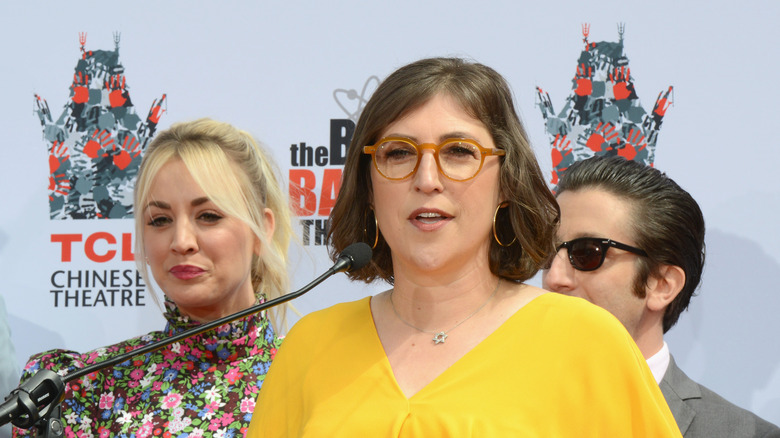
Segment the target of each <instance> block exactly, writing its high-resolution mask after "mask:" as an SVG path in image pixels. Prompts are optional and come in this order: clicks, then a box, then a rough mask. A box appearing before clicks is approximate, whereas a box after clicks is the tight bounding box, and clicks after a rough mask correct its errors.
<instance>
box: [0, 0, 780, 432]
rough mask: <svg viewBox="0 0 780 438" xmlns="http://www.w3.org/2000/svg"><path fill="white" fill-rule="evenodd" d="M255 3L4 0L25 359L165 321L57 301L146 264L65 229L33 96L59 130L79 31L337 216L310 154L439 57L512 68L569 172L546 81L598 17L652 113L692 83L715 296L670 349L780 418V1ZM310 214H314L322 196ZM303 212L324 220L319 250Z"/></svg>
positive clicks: (76, 228)
mask: <svg viewBox="0 0 780 438" xmlns="http://www.w3.org/2000/svg"><path fill="white" fill-rule="evenodd" d="M246 3H247V4H245V2H237V1H228V2H205V1H203V2H198V1H186V2H184V1H166V2H151V1H138V2H123V3H113V2H112V3H107V2H97V1H86V0H85V1H79V2H67V3H64V2H51V3H50V4H49V3H43V2H7V1H6V2H3V4H2V5H0V41H1V42H0V44H2V48H3V51H2V52H3V55H2V60H3V61H2V67H3V68H2V69H1V70H0V78H1V79H2V84H3V85H2V95H3V98H4V101H5V104H4V105H3V106H2V108H0V128H2V132H4V133H5V134H4V140H3V144H2V151H3V153H4V157H5V158H4V159H3V160H0V178H1V179H0V182H2V186H3V187H5V188H6V189H7V190H6V193H7V196H6V198H5V199H6V202H5V205H6V209H5V212H6V213H5V214H3V215H2V217H0V293H2V297H3V299H4V300H5V303H6V306H7V311H8V314H9V324H10V327H11V331H12V340H13V343H14V346H15V349H16V353H17V358H16V360H17V363H18V364H19V366H20V367H21V366H22V364H23V363H24V362H25V360H26V358H27V357H28V356H29V355H30V354H32V353H35V352H38V351H41V350H44V349H49V348H68V349H74V350H88V349H92V348H95V347H99V346H103V345H107V344H110V343H113V342H116V341H119V340H122V339H125V338H128V337H130V336H134V335H138V334H141V333H145V332H148V331H151V330H155V329H160V328H161V327H162V325H163V320H162V317H161V316H160V311H159V309H158V308H157V307H156V306H155V305H154V303H153V302H152V300H151V298H149V297H148V295H146V294H145V292H144V291H143V290H142V292H140V295H139V296H138V297H136V296H135V292H133V294H134V295H133V300H132V305H130V303H131V302H130V301H125V302H121V303H120V301H121V300H117V301H116V302H115V303H114V305H113V306H110V305H105V304H104V303H100V302H98V303H97V304H96V303H95V301H94V298H95V294H96V292H95V291H94V290H93V291H92V292H91V295H89V296H88V297H87V302H88V303H91V304H96V305H95V306H93V307H84V306H83V304H84V295H83V294H82V295H80V298H79V299H80V300H81V301H80V302H79V307H76V306H75V298H74V299H71V300H70V301H67V302H66V300H65V295H64V292H62V293H60V294H59V295H55V293H53V292H51V291H52V290H53V289H55V287H54V286H53V285H52V278H51V277H52V274H53V273H55V272H56V271H58V270H62V271H65V272H70V273H71V275H76V274H77V273H78V272H79V271H81V272H84V271H89V272H93V271H99V272H103V271H106V270H109V271H110V270H117V271H119V272H124V271H126V270H133V269H134V264H133V263H132V262H129V261H123V260H121V257H120V256H119V255H117V256H116V257H114V258H113V259H112V260H110V261H108V262H100V263H98V262H94V261H92V260H90V259H89V257H87V254H86V252H85V250H84V248H85V246H84V242H85V241H86V239H87V238H88V237H89V236H92V235H94V234H95V233H98V232H103V233H108V234H109V235H112V236H115V237H116V238H117V240H118V241H119V242H121V239H120V237H121V235H122V234H124V233H131V232H132V220H131V219H111V220H50V219H49V205H48V200H47V196H48V195H49V190H48V187H47V185H48V184H47V178H48V176H49V168H48V160H49V158H48V151H47V144H46V142H45V141H44V140H43V138H42V131H41V125H40V123H39V121H38V117H37V115H36V114H35V111H34V110H35V105H34V98H33V96H34V94H38V95H40V96H43V97H44V98H46V99H47V100H48V103H49V105H50V108H51V112H52V115H53V116H54V117H55V118H56V117H57V116H59V114H60V113H61V112H62V108H63V105H65V103H66V102H67V101H68V99H69V96H70V90H69V87H70V85H71V83H72V81H73V73H74V67H75V66H76V62H77V61H78V59H79V57H80V56H81V53H80V51H79V47H80V45H79V32H86V33H87V40H86V44H85V46H86V49H87V50H113V49H114V40H113V36H112V35H113V33H114V32H121V41H120V48H119V59H120V62H121V63H122V65H123V66H124V68H125V75H126V78H127V90H128V92H129V93H130V96H131V98H132V101H133V104H134V105H135V108H136V110H137V112H138V114H139V115H140V116H141V117H142V118H144V117H145V115H146V112H147V111H148V109H149V107H150V106H151V104H152V102H153V101H154V100H155V99H159V97H160V96H161V94H163V93H165V94H166V95H167V101H166V106H165V109H166V112H165V113H164V114H163V116H162V119H161V121H160V128H163V129H164V128H166V127H167V126H169V125H170V124H171V123H172V122H175V121H179V120H189V119H193V118H198V117H203V116H208V117H213V118H216V119H219V120H224V121H228V122H230V123H233V124H235V125H236V126H239V127H241V128H244V129H246V130H248V131H250V132H252V133H253V134H254V135H255V136H256V137H257V138H258V139H260V140H261V141H262V142H263V143H265V144H266V145H268V147H269V148H270V149H271V150H272V151H273V154H274V156H275V158H276V160H277V163H278V165H279V167H280V169H281V173H282V175H283V176H284V177H285V179H287V178H289V177H291V176H294V177H295V178H298V177H299V175H300V174H306V175H308V176H309V177H313V178H315V179H316V187H314V189H313V191H312V193H313V194H314V195H315V196H316V198H317V199H316V201H317V203H316V204H315V205H316V208H317V209H319V208H320V207H321V204H322V201H323V198H324V199H325V201H326V202H325V205H326V206H327V190H325V193H326V195H325V196H322V195H321V193H322V192H323V187H322V186H323V180H326V179H327V177H329V176H331V177H332V176H333V175H338V171H339V166H338V165H333V164H331V162H330V160H329V159H328V160H325V159H324V158H323V159H322V161H321V162H320V163H319V164H322V166H320V165H318V164H317V163H300V162H298V158H299V157H298V156H293V155H292V153H291V145H297V146H298V149H300V148H302V146H301V143H306V146H310V147H313V148H314V149H313V150H314V151H315V152H316V149H317V148H318V147H321V146H322V147H325V148H328V149H329V148H330V147H331V145H332V143H334V144H335V143H337V142H332V141H331V123H332V121H333V120H335V121H336V122H335V123H346V122H343V120H348V119H350V118H351V117H353V116H354V113H355V112H356V111H357V110H358V107H359V99H358V98H359V97H361V96H362V97H366V98H367V97H368V95H370V92H371V90H372V89H373V88H372V87H373V86H375V80H376V79H375V78H373V79H372V77H378V78H384V77H385V76H386V75H387V74H389V73H390V72H392V71H393V70H394V69H395V68H397V67H399V66H401V65H403V64H406V63H408V62H411V61H413V60H416V59H419V58H422V57H429V56H441V55H456V56H464V57H469V58H473V59H475V60H477V61H479V62H482V63H485V64H487V65H490V66H492V67H494V68H495V69H496V70H498V71H499V72H500V73H501V74H503V75H504V76H505V77H506V78H507V80H508V81H509V82H510V83H511V85H512V87H513V90H514V93H515V97H516V103H517V106H518V108H519V109H520V113H521V117H522V118H523V119H524V122H525V124H526V128H527V129H528V131H529V134H530V136H531V139H532V141H533V144H534V145H535V149H536V151H537V155H538V157H539V160H540V163H541V166H542V168H543V170H545V171H549V170H550V169H551V162H550V161H551V160H550V145H549V143H548V139H547V137H546V135H545V132H544V120H543V118H542V115H541V112H540V111H539V108H538V107H536V106H535V101H536V98H535V87H536V86H541V87H542V88H544V90H545V91H547V92H548V93H549V94H550V97H551V99H552V102H553V104H554V105H555V107H556V109H557V110H560V108H561V106H562V105H563V101H564V99H565V97H566V96H567V95H568V94H569V92H570V90H571V79H572V77H573V75H574V73H575V69H576V64H577V57H578V56H579V54H580V51H581V50H582V47H583V43H582V29H581V24H582V23H586V22H587V23H590V41H592V42H597V41H617V40H618V32H617V24H618V23H625V35H624V45H625V53H626V54H627V56H628V58H629V60H630V63H631V71H632V77H633V78H634V81H635V86H636V90H637V93H638V95H639V98H640V99H641V100H642V103H643V105H644V106H645V108H646V109H648V110H649V109H651V108H652V105H653V102H654V101H655V98H656V97H657V95H658V93H659V92H661V91H665V90H666V89H667V87H668V86H669V85H673V86H674V105H673V106H672V107H671V108H670V109H669V110H668V111H667V113H666V117H665V119H664V123H663V126H662V128H661V130H660V135H659V137H658V142H657V148H656V156H655V166H656V167H657V168H659V169H661V170H663V171H666V172H667V173H668V174H669V175H670V176H671V177H672V178H674V179H675V180H676V181H677V182H678V183H679V184H680V185H682V186H683V187H684V188H686V189H687V190H688V191H690V192H691V194H692V195H693V196H694V197H695V198H696V199H697V200H698V202H699V203H700V205H701V207H702V210H703V211H704V214H705V219H706V221H707V227H708V229H707V238H706V242H707V249H708V252H707V265H706V268H705V274H704V278H703V285H702V288H701V289H700V292H699V296H698V297H696V298H694V299H693V301H692V304H691V308H690V311H689V312H687V313H685V314H683V315H682V317H681V320H680V322H679V323H678V325H677V326H676V327H675V328H674V329H672V331H671V332H670V334H669V336H668V337H667V340H668V342H669V344H670V348H671V350H672V352H673V354H674V355H675V358H676V359H677V361H678V363H679V364H680V366H681V367H682V368H683V369H684V370H685V371H686V372H687V373H688V374H689V375H690V376H691V377H692V378H694V379H696V380H698V381H700V382H702V383H703V384H705V385H707V386H709V387H710V388H712V389H713V390H715V391H717V392H719V393H720V394H721V395H723V396H724V397H726V398H727V399H729V400H731V401H733V402H734V403H736V404H738V405H740V406H743V407H745V408H748V409H751V410H752V411H754V412H756V413H757V414H759V415H761V416H762V417H764V418H766V419H767V420H770V421H772V422H774V423H780V341H778V338H777V335H778V333H780V318H778V316H777V314H778V312H780V293H779V292H780V290H778V289H779V288H778V286H777V282H776V281H775V276H776V273H777V272H778V269H779V268H780V266H778V265H779V264H780V255H778V251H777V248H778V247H780V235H778V233H777V230H776V226H775V224H776V223H777V219H776V218H777V216H778V214H779V213H780V186H779V185H778V183H777V180H776V176H777V169H776V163H777V159H776V156H777V153H776V149H777V145H778V144H777V135H776V129H774V127H776V126H777V118H778V116H777V112H776V108H777V105H778V101H780V92H779V91H778V87H777V84H776V82H777V81H776V79H775V76H776V75H777V71H778V70H780V57H779V56H778V53H780V31H778V30H777V25H776V24H777V21H778V19H780V3H776V2H750V1H747V2H736V3H735V2H725V1H723V2H717V3H720V4H717V5H715V4H714V3H716V2H704V1H692V2H677V1H666V0H662V1H655V2H645V3H643V4H641V5H637V4H628V2H608V1H603V0H595V1H591V2H580V1H576V2H575V1H570V2H562V3H557V2H516V1H505V2H473V1H466V0H449V1H441V0H430V1H425V2H419V1H415V2H412V1H405V0H404V1H396V2H385V3H378V2H361V1H353V2H339V1H336V2H327V3H328V4H327V5H326V4H320V2H252V4H248V3H249V2H246ZM364 88H365V91H364ZM350 90H354V91H352V92H350ZM337 134H338V132H337ZM341 134H343V132H342V133H341ZM315 156H316V154H315ZM301 164H308V165H303V166H301ZM325 186H326V189H327V184H325ZM299 204H300V205H301V206H305V204H304V203H303V201H300V199H299ZM317 213H318V212H317V211H315V212H314V214H313V215H312V216H307V217H301V218H296V219H295V229H296V230H297V232H298V234H299V239H300V240H301V244H300V245H299V246H297V247H295V248H294V249H293V252H294V257H293V259H294V262H293V264H292V265H291V267H290V274H291V276H292V278H293V287H294V288H297V287H300V286H302V285H303V284H305V283H307V282H308V281H309V280H310V279H312V278H314V277H315V276H316V275H318V274H319V273H320V272H322V271H323V270H324V269H326V268H327V267H328V266H329V262H328V261H327V259H326V251H325V249H324V247H323V246H321V245H316V244H315V243H316V239H317V235H318V234H317V232H316V227H317V225H318V224H322V221H323V220H324V218H325V216H322V215H318V214H317ZM300 220H310V221H312V222H311V224H310V225H308V226H307V228H309V229H310V233H309V236H308V241H306V242H304V240H306V239H305V238H304V233H303V229H304V226H303V225H301V222H299V221H300ZM318 221H319V222H318ZM55 234H77V235H80V236H81V239H82V240H81V242H76V243H74V245H73V246H72V260H71V261H69V262H66V261H63V257H62V252H61V250H62V246H61V245H60V244H59V243H56V242H52V235H55ZM112 249H113V250H116V251H118V254H121V250H122V248H121V245H120V244H119V243H117V244H112V243H110V242H108V241H105V240H100V239H98V242H97V244H96V245H95V246H94V251H95V252H96V253H98V254H105V253H106V252H107V251H109V250H112ZM61 275H65V274H61ZM59 278H61V277H59ZM539 282H540V281H539V279H538V278H537V279H535V280H534V283H535V284H539ZM384 287H385V285H381V284H378V285H372V286H370V287H365V286H364V285H362V284H351V283H349V282H348V281H346V280H345V278H344V277H343V276H341V277H336V278H332V279H330V280H328V282H327V283H326V284H324V285H323V286H322V287H320V288H319V289H318V290H315V291H312V292H310V293H309V294H308V295H306V296H304V297H303V298H300V299H299V300H297V301H296V302H295V305H296V307H297V308H298V309H299V310H300V311H301V312H303V313H307V312H310V311H312V310H315V309H319V308H322V307H326V306H328V305H330V304H333V303H336V302H339V301H344V300H353V299H358V298H360V297H363V296H365V295H366V294H371V293H374V292H376V291H378V290H381V289H382V288H384ZM132 288H133V290H135V286H133V287H132ZM74 296H75V295H74ZM55 297H59V299H60V301H58V302H57V304H58V305H57V306H55V301H54V299H55ZM65 304H68V306H67V307H66V306H65ZM138 304H142V305H141V306H138ZM574 366H576V364H574ZM7 391H8V389H4V390H3V394H2V395H0V398H2V397H3V396H5V394H7Z"/></svg>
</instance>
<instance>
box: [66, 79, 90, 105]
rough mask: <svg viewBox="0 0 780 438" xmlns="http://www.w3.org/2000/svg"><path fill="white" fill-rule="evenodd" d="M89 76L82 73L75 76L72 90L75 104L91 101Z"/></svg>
mask: <svg viewBox="0 0 780 438" xmlns="http://www.w3.org/2000/svg"><path fill="white" fill-rule="evenodd" d="M88 87H89V75H87V74H84V75H82V74H81V72H78V73H74V74H73V84H71V86H70V88H71V89H72V90H73V97H71V99H72V100H73V102H75V103H87V102H88V101H89V88H88Z"/></svg>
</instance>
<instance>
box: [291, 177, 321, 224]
mask: <svg viewBox="0 0 780 438" xmlns="http://www.w3.org/2000/svg"><path fill="white" fill-rule="evenodd" d="M289 181H290V183H289V184H290V189H289V192H290V207H291V208H292V211H293V213H294V214H295V215H296V216H311V215H313V214H314V210H315V209H316V208H317V196H316V195H315V194H314V191H313V190H314V188H315V187H316V186H317V178H316V177H315V176H314V172H312V171H311V170H308V169H290V178H289ZM301 201H303V202H301Z"/></svg>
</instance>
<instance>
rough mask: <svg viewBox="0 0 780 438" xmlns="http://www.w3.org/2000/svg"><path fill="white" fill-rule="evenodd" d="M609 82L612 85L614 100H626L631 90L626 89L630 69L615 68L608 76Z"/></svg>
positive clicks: (629, 78)
mask: <svg viewBox="0 0 780 438" xmlns="http://www.w3.org/2000/svg"><path fill="white" fill-rule="evenodd" d="M609 80H610V82H612V84H613V85H612V94H613V95H614V96H615V99H617V100H622V99H628V98H629V97H630V96H631V90H629V88H628V85H629V81H630V80H631V69H630V68H626V66H622V67H615V69H614V72H613V73H611V74H610V75H609Z"/></svg>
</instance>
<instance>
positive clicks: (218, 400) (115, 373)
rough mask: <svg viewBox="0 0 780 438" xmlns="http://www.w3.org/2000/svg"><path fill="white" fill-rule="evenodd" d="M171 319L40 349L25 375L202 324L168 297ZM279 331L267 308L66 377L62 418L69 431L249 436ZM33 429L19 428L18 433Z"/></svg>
mask: <svg viewBox="0 0 780 438" xmlns="http://www.w3.org/2000/svg"><path fill="white" fill-rule="evenodd" d="M166 307H167V311H166V313H165V318H166V319H167V321H168V324H167V326H166V328H165V330H164V331H162V332H152V333H150V334H148V335H144V336H140V337H137V338H133V339H130V340H128V341H124V342H121V343H119V344H116V345H112V346H110V347H104V348H98V349H97V350H93V351H90V352H87V353H83V354H80V353H77V352H74V351H66V350H52V351H47V352H44V353H40V354H36V355H34V356H33V357H32V358H31V359H30V362H29V363H27V365H26V366H25V370H24V374H23V376H22V381H24V380H26V379H28V378H29V377H31V376H32V375H33V374H35V372H36V371H38V370H39V369H41V368H46V369H51V370H53V371H56V372H58V373H59V374H60V375H65V374H67V372H68V371H70V370H74V369H77V368H84V367H86V366H88V365H92V364H94V363H99V362H102V361H104V360H106V359H107V358H110V357H112V356H116V355H119V354H123V353H126V352H129V351H132V350H135V349H137V348H139V347H141V346H143V345H146V344H148V343H150V342H154V341H156V340H159V339H164V338H166V337H169V336H171V335H173V334H176V333H179V332H181V331H183V330H186V329H189V328H191V327H194V326H195V325H197V324H198V323H197V322H194V321H191V320H190V319H189V318H187V317H185V316H182V315H181V314H180V313H179V311H178V308H177V307H176V306H175V305H174V304H173V303H172V302H170V301H166ZM280 343H281V339H280V338H278V337H277V336H276V335H275V334H274V331H273V328H272V327H271V325H270V324H269V321H268V319H266V318H265V317H264V313H261V314H254V315H250V316H247V317H245V318H242V319H239V320H237V321H234V322H232V323H230V324H225V325H223V326H221V327H218V328H216V329H213V330H210V331H208V332H205V333H202V334H200V335H197V336H193V337H190V338H187V339H185V340H183V341H180V342H177V343H174V344H171V345H168V346H166V347H164V348H162V349H160V350H157V351H153V352H150V353H146V354H145V355H143V356H138V357H135V358H133V359H130V360H128V361H125V362H123V363H120V364H118V365H115V366H114V367H110V368H107V369H103V370H100V371H96V372H94V373H91V374H87V375H85V376H83V377H82V378H80V379H77V380H75V381H72V382H70V383H68V384H67V385H66V390H65V399H64V401H63V402H62V419H63V423H64V426H65V436H66V437H67V438H74V437H78V438H92V437H100V438H105V437H109V436H110V437H136V438H146V437H162V438H197V437H225V438H231V437H242V436H243V435H244V433H245V432H246V429H247V427H248V426H249V422H250V420H251V419H252V412H253V411H254V408H255V398H256V396H257V394H258V392H259V391H260V386H261V385H262V383H263V380H264V379H265V374H266V373H267V372H268V367H269V366H270V364H271V360H272V359H273V358H274V355H275V354H276V349H277V348H278V347H279V345H280ZM31 433H32V431H31V430H24V429H18V428H14V436H16V437H22V436H28V435H30V434H31Z"/></svg>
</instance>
